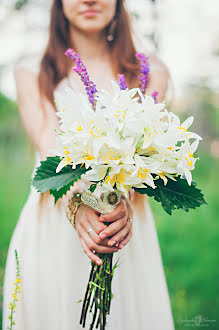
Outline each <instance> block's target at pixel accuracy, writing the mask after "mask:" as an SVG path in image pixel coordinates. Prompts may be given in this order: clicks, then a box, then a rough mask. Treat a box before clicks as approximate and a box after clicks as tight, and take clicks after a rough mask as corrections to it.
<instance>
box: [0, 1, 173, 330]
mask: <svg viewBox="0 0 219 330" xmlns="http://www.w3.org/2000/svg"><path fill="white" fill-rule="evenodd" d="M69 47H71V48H74V50H75V51H76V52H77V53H79V55H80V56H81V58H82V59H83V62H84V63H85V65H86V67H87V70H88V72H89V74H90V77H91V79H92V80H93V81H95V83H96V85H97V89H102V88H105V89H110V80H116V79H117V74H118V73H125V75H126V79H127V81H128V85H129V87H134V86H136V84H137V74H138V69H139V66H138V62H137V59H136V58H135V53H136V49H135V46H134V44H133V41H132V38H131V33H130V28H129V23H128V16H127V13H126V11H125V7H124V3H123V1H122V0H118V1H116V0H110V1H109V0H97V1H94V0H86V1H84V0H62V1H61V0H54V2H53V6H52V11H51V25H50V38H49V41H48V45H47V48H46V51H45V53H44V55H43V57H42V59H41V61H40V66H39V68H38V69H36V68H37V67H36V66H34V64H31V65H30V63H28V62H26V63H25V62H24V63H23V64H20V65H17V68H16V71H15V77H16V84H17V92H18V102H19V109H20V114H21V118H22V120H23V124H24V127H25V129H26V131H27V134H28V135H29V137H30V139H31V141H32V142H33V143H34V145H35V147H36V164H35V168H36V167H37V166H38V165H39V162H40V160H44V159H46V157H47V156H49V155H50V153H49V150H50V149H51V148H53V147H54V146H55V133H54V129H58V127H59V124H58V118H57V116H56V114H55V110H56V109H55V107H54V103H53V98H54V93H55V92H56V91H57V90H62V89H63V88H64V86H66V85H69V86H71V87H72V88H74V89H75V90H76V91H78V92H82V93H84V89H83V85H82V83H81V81H80V79H79V78H78V77H77V76H76V75H74V74H73V72H72V70H71V67H72V66H73V63H72V62H71V61H69V59H68V58H67V57H66V56H64V52H65V50H66V49H67V48H69ZM150 64H151V75H150V80H149V85H148V89H147V94H148V95H151V94H152V92H153V91H154V89H156V90H158V92H159V96H158V101H163V100H164V99H165V94H166V91H167V87H168V81H169V73H168V70H167V69H166V67H165V65H164V64H163V63H162V62H161V61H159V60H158V59H157V57H155V56H152V55H151V59H150ZM34 68H35V69H34ZM38 82H39V84H38ZM75 111H77V109H75ZM35 168H34V171H33V173H32V177H33V175H34V172H35ZM84 184H86V182H85V181H83V179H82V180H81V181H80V182H78V183H77V184H75V186H74V187H73V189H72V191H71V193H72V192H75V191H78V190H80V189H83V185H84ZM69 196H70V194H68V196H67V197H66V198H63V199H62V200H61V201H59V203H58V204H57V205H56V206H54V201H53V198H52V197H51V196H48V194H43V195H40V194H39V193H38V192H36V190H35V189H34V188H33V187H31V191H30V195H29V197H28V200H27V202H26V204H25V206H24V208H23V210H22V213H21V215H20V218H19V221H18V223H17V226H16V228H15V231H14V233H13V236H12V239H11V242H10V247H9V251H8V258H7V264H6V270H5V281H4V312H3V330H6V328H7V325H8V313H9V310H8V304H9V301H10V300H11V295H12V291H13V284H12V283H13V282H14V281H15V278H16V274H15V261H14V250H15V249H17V251H18V256H19V259H20V268H21V279H22V281H21V294H20V297H19V301H18V302H17V307H16V318H15V319H16V330H56V329H57V330H60V329H62V330H70V329H71V330H72V329H81V327H80V326H79V317H80V311H81V304H79V303H77V301H78V300H79V299H83V296H84V290H85V286H86V283H87V280H88V274H89V271H90V263H89V258H90V259H91V260H93V261H94V262H96V263H97V264H101V259H100V258H98V257H97V256H96V254H95V253H94V251H93V250H95V251H97V252H102V253H112V252H116V253H115V255H114V258H115V260H116V259H118V258H119V267H118V268H117V270H116V271H115V275H114V278H113V286H112V291H113V293H114V295H115V296H114V298H113V300H112V306H111V314H110V316H109V317H108V320H107V321H108V322H107V323H108V325H107V326H108V328H109V329H113V330H114V329H117V330H124V329H130V330H137V329H138V330H143V329H150V330H157V329H163V330H165V329H166V330H171V329H173V328H174V325H173V320H172V314H171V307H170V301H169V296H168V290H167V286H166V280H165V275H164V271H163V265H162V260H161V255H160V249H159V243H158V240H157V234H156V229H155V226H154V220H153V217H152V214H151V211H150V208H149V206H148V204H147V202H146V200H145V199H144V198H143V200H142V197H140V196H138V194H137V193H135V194H132V196H131V198H130V201H129V200H128V199H125V198H124V199H122V201H121V203H120V204H119V205H118V207H117V208H116V209H115V210H114V211H113V212H111V213H109V214H108V215H107V216H106V217H105V220H104V221H107V220H108V221H110V222H112V223H111V224H110V226H109V227H107V226H106V225H104V223H103V222H101V221H100V219H99V217H98V216H97V214H96V212H95V211H94V210H93V209H91V208H89V207H88V206H85V205H80V206H79V208H78V210H77V213H76V218H75V223H76V231H75V230H73V229H72V227H71V225H70V224H69V223H68V221H67V218H66V214H65V205H66V203H67V200H68V198H69ZM132 215H133V223H130V222H129V221H127V219H128V218H130V216H132ZM90 227H92V228H93V229H94V230H93V231H92V232H91V233H90V235H89V234H88V229H89V228H90ZM104 234H105V236H104ZM116 245H117V246H116ZM87 256H88V257H89V258H88V257H87ZM89 317H90V315H89V316H88V320H87V329H88V328H89V321H90V319H89Z"/></svg>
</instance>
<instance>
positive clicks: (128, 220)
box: [127, 216, 133, 224]
mask: <svg viewBox="0 0 219 330" xmlns="http://www.w3.org/2000/svg"><path fill="white" fill-rule="evenodd" d="M127 222H130V224H132V222H133V218H132V217H130V216H129V217H128V218H127Z"/></svg>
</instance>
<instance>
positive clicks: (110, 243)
mask: <svg viewBox="0 0 219 330" xmlns="http://www.w3.org/2000/svg"><path fill="white" fill-rule="evenodd" d="M108 244H109V245H110V246H113V245H114V244H116V241H110V242H108Z"/></svg>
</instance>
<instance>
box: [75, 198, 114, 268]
mask: <svg viewBox="0 0 219 330" xmlns="http://www.w3.org/2000/svg"><path fill="white" fill-rule="evenodd" d="M75 226H76V230H77V232H78V235H79V238H80V241H81V245H82V247H83V250H84V252H85V253H86V254H87V256H88V257H89V258H90V259H91V260H92V261H93V262H95V263H96V264H97V265H101V264H102V260H101V259H100V258H99V257H98V256H97V255H96V254H95V253H94V252H93V250H95V251H96V252H99V253H114V252H117V251H118V248H117V247H109V246H108V244H107V242H108V239H104V240H103V239H101V238H100V237H99V234H100V233H101V232H102V231H103V230H105V229H106V228H107V226H106V225H105V224H104V223H102V222H101V221H100V220H99V213H98V212H97V211H95V210H94V209H92V208H91V207H89V206H87V205H85V204H81V205H80V206H79V207H78V210H77V212H76V216H75ZM89 228H93V230H92V231H91V232H90V235H89V234H88V229H89Z"/></svg>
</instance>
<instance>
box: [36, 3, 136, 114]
mask: <svg viewBox="0 0 219 330" xmlns="http://www.w3.org/2000/svg"><path fill="white" fill-rule="evenodd" d="M115 18H116V26H115V31H114V39H113V41H110V42H109V45H110V48H111V54H112V57H111V58H112V65H113V68H114V73H115V75H117V74H118V73H123V74H125V75H126V79H127V82H128V85H129V86H130V85H131V84H132V82H133V81H134V80H135V79H136V78H137V75H138V69H139V63H138V60H137V59H136V57H135V54H136V49H135V46H134V43H133V40H132V35H131V28H130V20H129V16H128V14H127V12H126V9H125V6H124V0H117V5H116V13H115ZM109 28H110V24H109V25H108V26H107V27H106V36H107V34H108V30H109ZM69 47H70V48H74V45H72V41H71V40H70V29H69V21H68V20H67V18H66V17H65V15H64V11H63V6H62V0H54V2H53V5H52V9H51V20H50V28H49V40H48V44H47V47H46V50H45V53H44V55H43V57H42V60H41V65H40V72H39V88H40V92H41V94H43V95H44V96H46V98H47V99H48V100H49V101H50V102H51V103H52V104H53V105H54V100H53V92H54V89H55V88H56V86H57V85H58V83H59V82H60V81H61V80H62V79H63V78H65V77H67V75H68V74H69V71H70V69H71V67H72V66H73V63H72V60H71V59H70V58H68V57H67V56H65V51H66V50H67V49H68V48H69ZM82 60H83V59H82ZM130 87H131V86H130ZM54 110H55V107H54Z"/></svg>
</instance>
